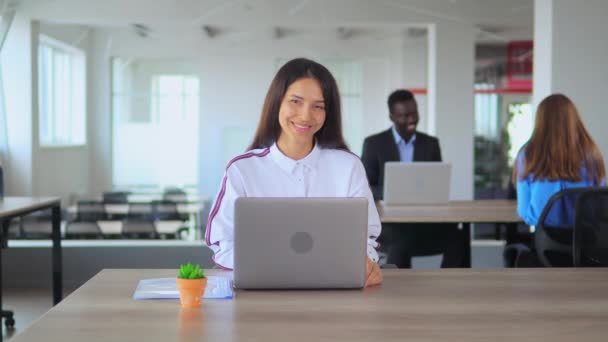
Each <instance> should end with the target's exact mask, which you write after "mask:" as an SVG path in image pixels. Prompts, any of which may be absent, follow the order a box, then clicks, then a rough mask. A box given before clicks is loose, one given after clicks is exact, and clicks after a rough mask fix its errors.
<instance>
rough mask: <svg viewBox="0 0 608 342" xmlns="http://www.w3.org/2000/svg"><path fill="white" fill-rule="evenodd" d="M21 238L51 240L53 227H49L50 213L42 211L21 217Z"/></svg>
mask: <svg viewBox="0 0 608 342" xmlns="http://www.w3.org/2000/svg"><path fill="white" fill-rule="evenodd" d="M20 225H21V231H22V233H23V237H25V238H26V239H51V238H52V233H53V227H52V225H51V211H50V210H44V211H42V212H39V213H33V214H29V215H26V216H24V217H21V221H20Z"/></svg>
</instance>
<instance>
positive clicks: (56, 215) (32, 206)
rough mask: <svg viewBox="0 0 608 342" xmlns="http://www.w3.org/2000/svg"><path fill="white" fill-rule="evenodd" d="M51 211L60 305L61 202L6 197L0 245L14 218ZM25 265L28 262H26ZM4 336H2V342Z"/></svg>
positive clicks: (1, 203) (0, 202) (0, 212)
mask: <svg viewBox="0 0 608 342" xmlns="http://www.w3.org/2000/svg"><path fill="white" fill-rule="evenodd" d="M45 209H51V212H52V214H51V215H52V218H51V224H52V228H53V231H52V233H51V236H52V240H53V251H52V267H53V304H57V303H59V301H60V300H61V297H62V286H63V284H62V272H61V267H62V265H61V200H60V199H59V198H55V197H4V198H2V199H0V228H1V229H2V232H1V233H0V244H1V245H2V246H4V244H5V243H6V241H4V236H5V233H7V232H8V228H9V225H10V222H11V220H12V219H13V218H16V217H20V216H24V215H27V214H30V213H33V212H35V211H38V210H45ZM1 256H2V253H1V252H0V310H1V309H2V292H1V291H2V260H1ZM23 262H24V265H25V264H27V260H24V261H23ZM1 339H2V335H1V334H0V340H1Z"/></svg>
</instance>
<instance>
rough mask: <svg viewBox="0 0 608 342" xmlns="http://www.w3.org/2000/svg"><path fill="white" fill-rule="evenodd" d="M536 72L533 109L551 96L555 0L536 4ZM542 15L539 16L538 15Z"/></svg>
mask: <svg viewBox="0 0 608 342" xmlns="http://www.w3.org/2000/svg"><path fill="white" fill-rule="evenodd" d="M534 13H535V14H536V15H535V18H534V59H533V63H534V64H533V65H534V72H533V76H532V78H533V80H532V87H533V90H532V108H534V111H536V107H537V106H538V104H539V103H540V101H541V100H542V99H543V98H545V97H546V96H547V95H549V94H551V86H552V77H551V76H552V64H553V58H552V54H551V51H552V49H553V48H552V46H553V0H536V1H535V2H534ZM539 13H540V14H542V15H538V14H539Z"/></svg>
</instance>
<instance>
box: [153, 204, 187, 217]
mask: <svg viewBox="0 0 608 342" xmlns="http://www.w3.org/2000/svg"><path fill="white" fill-rule="evenodd" d="M152 213H153V215H154V218H155V219H156V220H180V221H181V220H182V217H181V215H180V214H179V212H178V211H177V204H176V203H175V202H174V201H170V200H162V201H152Z"/></svg>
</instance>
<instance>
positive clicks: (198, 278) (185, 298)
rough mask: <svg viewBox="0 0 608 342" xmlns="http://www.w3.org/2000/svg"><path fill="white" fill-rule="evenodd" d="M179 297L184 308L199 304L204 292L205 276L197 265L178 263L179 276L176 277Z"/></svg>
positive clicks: (195, 306) (194, 306)
mask: <svg viewBox="0 0 608 342" xmlns="http://www.w3.org/2000/svg"><path fill="white" fill-rule="evenodd" d="M176 282H177V287H178V289H179V298H180V300H181V303H182V307H184V308H197V307H199V306H201V298H202V297H203V295H204V294H205V287H206V286H207V278H205V273H204V272H203V270H202V269H201V267H200V266H199V265H196V266H195V265H193V264H191V263H187V264H185V265H180V267H179V276H178V277H177V279H176Z"/></svg>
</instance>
